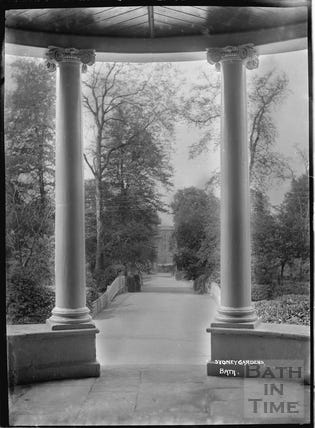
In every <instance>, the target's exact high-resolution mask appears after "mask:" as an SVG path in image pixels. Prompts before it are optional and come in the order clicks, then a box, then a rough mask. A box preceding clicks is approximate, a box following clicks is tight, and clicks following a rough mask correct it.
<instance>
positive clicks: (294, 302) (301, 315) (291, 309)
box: [255, 294, 310, 325]
mask: <svg viewBox="0 0 315 428" xmlns="http://www.w3.org/2000/svg"><path fill="white" fill-rule="evenodd" d="M255 308H256V310H257V314H258V316H259V317H260V318H261V319H262V321H263V322H270V323H276V324H282V323H286V324H300V325H310V300H309V298H308V297H307V296H305V295H302V294H289V295H286V296H281V297H278V298H276V299H274V300H262V301H260V302H256V303H255Z"/></svg>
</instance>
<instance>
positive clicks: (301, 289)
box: [273, 281, 310, 297]
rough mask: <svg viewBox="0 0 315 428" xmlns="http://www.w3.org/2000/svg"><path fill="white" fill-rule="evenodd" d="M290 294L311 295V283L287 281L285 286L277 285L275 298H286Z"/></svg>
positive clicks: (274, 293) (284, 283)
mask: <svg viewBox="0 0 315 428" xmlns="http://www.w3.org/2000/svg"><path fill="white" fill-rule="evenodd" d="M288 294H304V295H309V294H310V283H309V282H297V281H285V282H283V284H276V285H275V287H274V292H273V297H278V296H284V295H288Z"/></svg>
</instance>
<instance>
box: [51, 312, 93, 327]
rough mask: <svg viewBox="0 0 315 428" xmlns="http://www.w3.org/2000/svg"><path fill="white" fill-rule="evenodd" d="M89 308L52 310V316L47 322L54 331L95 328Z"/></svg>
mask: <svg viewBox="0 0 315 428" xmlns="http://www.w3.org/2000/svg"><path fill="white" fill-rule="evenodd" d="M89 312H90V310H89V308H87V307H85V308H77V309H69V308H59V307H57V306H56V307H55V308H54V309H53V310H52V316H51V317H50V318H49V319H48V320H47V321H46V323H47V324H48V325H49V326H50V328H51V329H52V330H76V329H88V328H95V324H94V323H93V321H92V317H91V315H89Z"/></svg>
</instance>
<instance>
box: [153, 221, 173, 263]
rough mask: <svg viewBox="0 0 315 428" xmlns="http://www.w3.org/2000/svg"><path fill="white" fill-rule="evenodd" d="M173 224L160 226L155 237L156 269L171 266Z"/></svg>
mask: <svg viewBox="0 0 315 428" xmlns="http://www.w3.org/2000/svg"><path fill="white" fill-rule="evenodd" d="M173 232H174V227H173V226H160V227H159V228H158V235H157V238H156V249H157V258H156V262H155V267H156V268H157V270H167V267H169V268H171V267H172V266H173V264H174V263H173V256H174V248H173V245H172V236H173Z"/></svg>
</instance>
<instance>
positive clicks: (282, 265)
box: [280, 260, 286, 284]
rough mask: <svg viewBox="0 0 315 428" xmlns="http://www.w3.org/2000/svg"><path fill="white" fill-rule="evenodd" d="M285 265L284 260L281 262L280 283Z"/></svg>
mask: <svg viewBox="0 0 315 428" xmlns="http://www.w3.org/2000/svg"><path fill="white" fill-rule="evenodd" d="M285 265H286V260H284V261H282V262H281V272H280V283H281V284H282V283H283V275H284V268H285Z"/></svg>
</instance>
